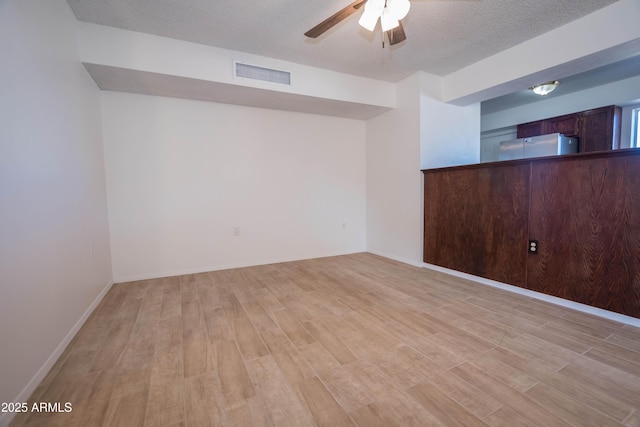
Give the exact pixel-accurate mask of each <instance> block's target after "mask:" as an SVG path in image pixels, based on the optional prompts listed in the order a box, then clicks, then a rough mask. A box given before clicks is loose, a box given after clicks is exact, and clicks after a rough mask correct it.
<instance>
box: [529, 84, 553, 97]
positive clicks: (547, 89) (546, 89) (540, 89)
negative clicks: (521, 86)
mask: <svg viewBox="0 0 640 427" xmlns="http://www.w3.org/2000/svg"><path fill="white" fill-rule="evenodd" d="M559 84H560V82H559V81H558V80H553V81H550V82H546V83H541V84H539V85H535V86H533V87H530V88H529V89H531V90H532V91H533V93H535V94H537V95H540V96H545V95H548V94H550V93H551V92H553V91H554V90H555V89H556V88H557V87H558V85H559Z"/></svg>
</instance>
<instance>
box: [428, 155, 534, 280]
mask: <svg viewBox="0 0 640 427" xmlns="http://www.w3.org/2000/svg"><path fill="white" fill-rule="evenodd" d="M529 168H530V166H529V163H528V162H519V163H515V164H509V165H496V164H493V166H487V167H474V168H462V169H448V170H446V169H444V170H439V171H438V170H434V171H425V186H424V204H425V211H424V261H425V262H427V263H430V264H435V265H439V266H443V267H447V268H451V269H454V270H459V271H463V272H466V273H470V274H474V275H477V276H481V277H486V278H489V279H494V280H498V281H501V282H506V283H511V284H514V285H517V286H524V280H525V267H526V248H527V213H528V208H529V206H528V200H529V199H528V188H529Z"/></svg>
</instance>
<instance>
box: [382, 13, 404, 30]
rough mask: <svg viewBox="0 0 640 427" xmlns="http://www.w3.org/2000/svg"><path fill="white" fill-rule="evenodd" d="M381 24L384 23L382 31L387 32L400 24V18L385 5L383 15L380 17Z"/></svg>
mask: <svg viewBox="0 0 640 427" xmlns="http://www.w3.org/2000/svg"><path fill="white" fill-rule="evenodd" d="M380 24H381V25H382V32H383V33H386V32H387V31H389V30H393V29H394V28H396V27H398V26H399V25H400V22H399V21H398V19H397V18H396V17H395V16H394V15H393V13H391V11H390V10H389V8H388V7H385V8H384V9H383V10H382V16H381V17H380Z"/></svg>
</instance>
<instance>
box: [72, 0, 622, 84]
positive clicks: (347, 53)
mask: <svg viewBox="0 0 640 427" xmlns="http://www.w3.org/2000/svg"><path fill="white" fill-rule="evenodd" d="M350 2H351V0H303V1H301V0H296V1H293V0H233V1H232V0H180V1H178V0H68V3H69V5H70V6H71V8H72V10H73V12H74V13H75V15H76V17H77V18H78V19H79V20H81V21H87V22H92V23H97V24H103V25H109V26H113V27H118V28H124V29H128V30H133V31H138V32H143V33H149V34H155V35H159V36H165V37H171V38H174V39H180V40H185V41H190V42H196V43H201V44H206V45H210V46H215V47H220V48H226V49H231V50H238V51H242V52H248V53H253V54H257V55H262V56H266V57H271V58H277V59H282V60H286V61H291V62H296V63H299V64H305V65H310V66H315V67H319V68H324V69H329V70H334V71H340V72H344V73H349V74H355V75H359V76H364V77H370V78H375V79H379V80H386V81H391V82H395V81H399V80H401V79H402V78H404V77H407V76H409V75H411V74H413V73H415V72H416V71H426V72H429V73H432V74H436V75H447V74H449V73H451V72H453V71H456V70H458V69H460V68H463V67H465V66H467V65H470V64H472V63H474V62H477V61H478V60H481V59H483V58H485V57H488V56H491V55H493V54H495V53H497V52H500V51H502V50H505V49H507V48H509V47H512V46H515V45H517V44H519V43H522V42H524V41H526V40H528V39H531V38H533V37H535V36H538V35H540V34H543V33H545V32H547V31H550V30H552V29H554V28H557V27H559V26H562V25H564V24H566V23H568V22H570V21H573V20H575V19H578V18H580V17H582V16H585V15H587V14H589V13H591V12H593V11H595V10H597V9H600V8H602V7H605V6H607V5H610V4H612V3H615V0H535V1H531V0H411V3H412V6H411V11H410V12H409V15H408V16H407V17H406V18H405V19H404V20H403V24H404V27H405V31H406V33H407V40H406V41H405V42H402V43H400V44H398V45H396V46H393V47H389V46H388V45H386V47H385V48H384V49H383V48H382V43H381V33H380V29H379V28H380V27H379V25H378V27H377V29H376V31H375V32H373V33H370V32H368V31H366V30H364V29H362V28H360V26H359V25H358V18H359V15H360V13H356V14H354V15H352V16H350V17H349V18H347V19H345V20H344V21H343V22H341V23H340V24H338V25H337V26H335V27H334V28H332V29H331V30H329V31H328V32H327V33H325V34H324V35H322V36H320V37H319V38H317V39H309V38H307V37H305V36H304V32H305V31H307V30H309V29H310V28H312V27H313V26H314V25H316V24H318V23H319V22H320V21H322V20H324V19H325V18H327V17H329V16H330V15H332V14H333V13H335V12H337V11H338V10H340V9H341V8H343V7H345V6H346V5H348V4H349V3H350Z"/></svg>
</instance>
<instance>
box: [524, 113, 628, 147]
mask: <svg viewBox="0 0 640 427" xmlns="http://www.w3.org/2000/svg"><path fill="white" fill-rule="evenodd" d="M621 114H622V110H621V108H620V107H617V106H615V105H611V106H608V107H602V108H596V109H593V110H587V111H581V112H578V113H572V114H566V115H564V116H558V117H552V118H549V119H544V120H538V121H535V122H529V123H523V124H520V125H518V130H517V136H518V138H528V137H531V136H538V135H546V134H549V133H562V134H564V135H565V136H570V137H577V138H579V151H580V152H581V153H586V152H591V151H605V150H613V149H618V148H620V117H621Z"/></svg>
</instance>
